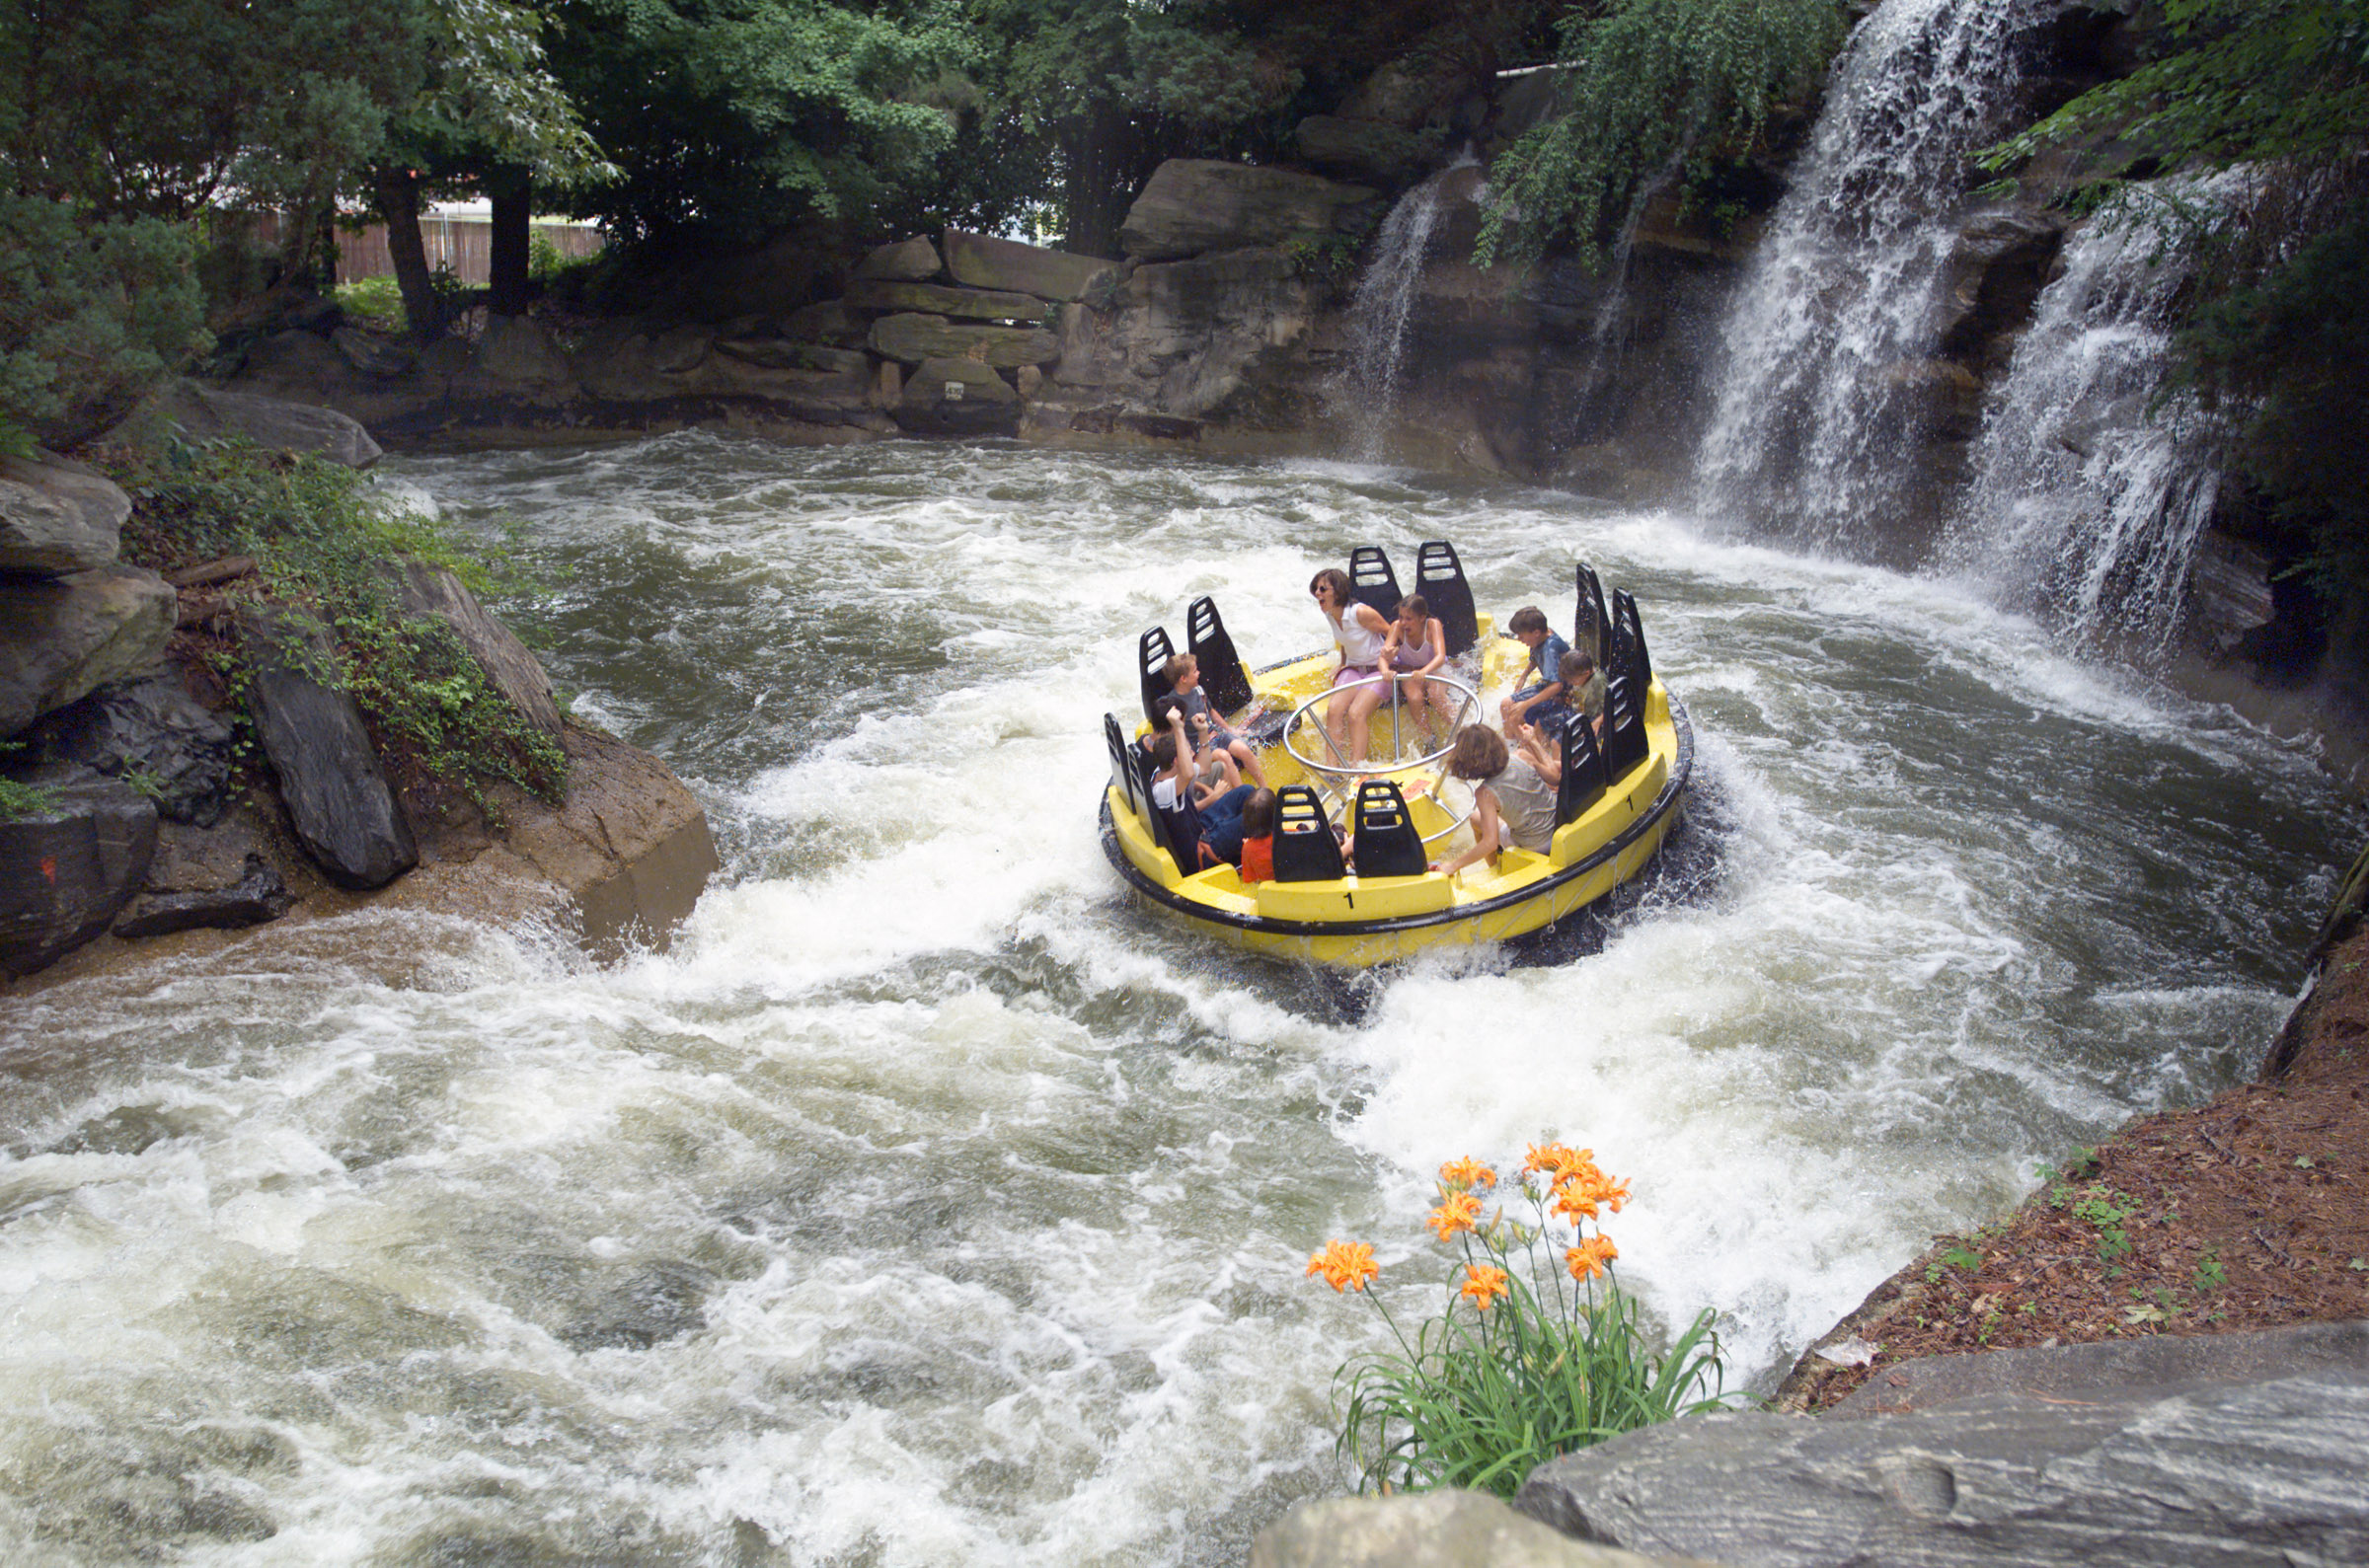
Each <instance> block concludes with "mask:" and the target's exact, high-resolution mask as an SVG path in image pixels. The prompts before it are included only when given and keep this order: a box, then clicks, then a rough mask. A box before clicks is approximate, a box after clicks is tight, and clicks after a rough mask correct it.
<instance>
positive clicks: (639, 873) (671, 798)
mask: <svg viewBox="0 0 2369 1568" xmlns="http://www.w3.org/2000/svg"><path fill="white" fill-rule="evenodd" d="M560 745H561V749H562V750H564V751H566V752H567V754H568V761H569V776H568V798H567V801H566V802H565V803H564V804H563V805H562V806H560V807H559V809H557V810H556V811H555V810H553V809H552V808H551V807H549V806H547V805H545V804H543V803H542V802H541V801H538V800H533V799H532V798H530V797H525V796H520V797H519V798H518V799H516V800H515V801H513V802H512V803H511V804H510V805H509V807H508V808H507V811H508V815H509V817H510V829H509V833H508V835H507V836H506V838H505V839H504V840H503V844H502V848H503V852H504V854H505V855H507V856H515V857H516V858H517V859H519V860H521V861H523V862H524V863H525V864H527V865H531V866H532V867H533V868H534V869H535V870H536V871H538V872H540V873H541V874H542V875H544V876H546V877H548V878H549V879H550V880H551V881H552V882H554V883H555V884H557V885H558V886H560V887H562V888H565V889H566V890H568V892H569V894H570V896H571V897H572V898H573V902H574V905H575V910H576V914H577V917H578V919H579V920H580V922H581V924H582V935H583V941H584V945H585V947H587V948H588V949H589V950H590V951H591V952H592V953H593V954H594V955H595V956H596V957H599V958H602V959H611V958H616V957H618V956H620V955H622V954H623V953H624V952H626V951H627V950H628V949H631V948H634V947H648V946H657V947H663V946H664V945H665V944H666V941H667V939H668V936H669V934H670V933H672V932H673V930H674V928H675V927H676V926H678V925H680V924H681V923H682V921H683V920H684V918H685V917H687V916H688V915H689V914H690V913H691V909H692V906H693V905H695V904H697V903H698V902H699V895H700V893H701V891H702V890H703V889H705V888H706V886H707V882H708V878H709V877H710V876H712V875H714V874H715V873H716V871H717V870H718V869H719V868H720V862H719V861H718V859H717V858H716V842H715V839H714V838H713V837H712V836H711V834H710V833H709V831H708V818H707V813H705V812H704V811H702V810H700V808H699V802H698V801H697V800H696V799H695V798H694V797H693V796H692V794H691V791H690V790H688V789H686V788H685V787H683V784H682V781H681V780H679V779H677V778H675V777H674V775H673V774H671V773H669V772H668V771H667V769H666V765H665V764H664V763H661V762H659V761H658V760H657V759H656V758H655V757H652V756H650V754H649V753H648V752H644V751H637V750H635V749H634V748H633V747H631V746H629V745H627V744H626V743H625V742H624V741H622V740H619V739H617V738H616V737H615V736H613V735H603V734H600V733H598V732H596V731H593V730H588V729H582V728H578V727H577V726H575V725H573V724H571V725H569V726H568V729H567V732H566V733H565V734H564V735H563V736H562V737H561V740H560Z"/></svg>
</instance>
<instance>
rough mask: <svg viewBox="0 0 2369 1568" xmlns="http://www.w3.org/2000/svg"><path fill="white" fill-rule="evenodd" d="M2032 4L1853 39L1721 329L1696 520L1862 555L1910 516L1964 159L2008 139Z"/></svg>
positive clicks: (1946, 12)
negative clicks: (1720, 363)
mask: <svg viewBox="0 0 2369 1568" xmlns="http://www.w3.org/2000/svg"><path fill="white" fill-rule="evenodd" d="M2029 9H2030V6H2029V5H2028V3H2026V0H1886V3H1885V4H1883V5H1880V6H1878V7H1876V8H1875V10H1874V11H1873V12H1872V14H1871V15H1870V16H1869V17H1868V18H1867V20H1866V21H1864V22H1862V23H1861V24H1860V25H1859V28H1858V30H1857V31H1856V32H1855V33H1854V34H1853V35H1852V38H1851V42H1850V44H1849V46H1848V48H1847V49H1846V50H1845V52H1844V55H1843V59H1842V62H1841V64H1840V65H1839V66H1838V67H1837V70H1836V74H1835V78H1834V81H1833V83H1832V85H1831V87H1830V88H1829V90H1828V94H1827V101H1826V107H1825V110H1824V112H1822V113H1821V115H1820V116H1819V119H1818V124H1817V128H1816V131H1815V132H1814V134H1813V136H1812V138H1811V145H1810V149H1809V151H1808V153H1807V154H1806V155H1805V156H1804V157H1803V159H1802V160H1801V164H1800V167H1799V168H1798V169H1797V170H1796V173H1795V176H1794V184H1793V187H1792V188H1791V189H1790V190H1789V191H1788V192H1787V194H1786V196H1785V199H1784V200H1783V201H1782V202H1780V203H1779V205H1778V208H1777V212H1776V215H1775V217H1774V219H1773V220H1772V222H1771V226H1770V229H1769V233H1768V235H1767V237H1766V238H1765V239H1764V240H1763V241H1762V242H1761V244H1760V247H1759V250H1758V252H1757V254H1756V255H1755V257H1754V260H1753V263H1752V268H1751V271H1750V273H1749V275H1748V276H1747V278H1746V280H1745V283H1744V286H1743V289H1742V291H1741V293H1740V294H1739V296H1738V298H1737V302H1736V304H1735V305H1734V307H1733V308H1732V309H1731V310H1730V312H1729V314H1728V317H1727V321H1726V325H1725V327H1724V330H1723V331H1724V338H1725V342H1726V361H1725V365H1724V368H1723V370H1722V372H1721V373H1720V375H1719V395H1718V402H1717V405H1716V408H1715V411H1714V413H1713V416H1712V420H1711V424H1710V426H1709V428H1708V431H1707V433H1706V434H1705V436H1704V440H1703V444H1702V449H1701V451H1700V453H1699V456H1698V465H1697V466H1698V474H1699V480H1698V485H1699V494H1698V503H1699V505H1700V506H1701V508H1702V509H1703V510H1704V511H1705V512H1706V513H1707V514H1710V515H1713V516H1719V517H1724V518H1727V519H1730V520H1733V521H1737V522H1743V523H1748V524H1749V525H1751V528H1752V531H1753V532H1754V533H1756V534H1759V535H1762V536H1774V537H1781V538H1788V539H1793V540H1797V541H1799V542H1802V543H1806V544H1810V545H1813V546H1817V547H1821V548H1827V549H1837V550H1843V551H1850V550H1852V549H1854V548H1855V547H1860V548H1864V547H1866V546H1868V545H1869V544H1870V543H1871V542H1872V540H1873V539H1874V537H1875V531H1876V529H1877V528H1878V527H1879V526H1880V525H1881V524H1882V523H1883V522H1884V521H1885V520H1886V519H1888V518H1889V517H1891V516H1892V515H1894V514H1895V513H1896V512H1897V511H1898V510H1899V509H1900V508H1901V506H1902V505H1903V504H1904V500H1905V495H1906V491H1907V486H1908V485H1909V484H1910V482H1911V477H1912V474H1913V470H1914V465H1913V464H1912V463H1911V462H1910V461H1909V454H1910V451H1911V448H1912V446H1913V442H1914V438H1915V436H1916V434H1917V433H1918V431H1919V430H1920V429H1921V428H1922V421H1923V417H1924V414H1923V411H1924V410H1925V409H1926V408H1927V407H1928V406H1929V402H1930V399H1931V396H1932V394H1933V393H1934V391H1935V390H1936V389H1935V387H1934V386H1933V385H1932V379H1933V373H1934V371H1935V369H1936V368H1937V367H1935V366H1933V365H1932V363H1931V361H1930V358H1929V356H1930V354H1931V352H1932V349H1933V347H1934V344H1935V341H1936V338H1937V336H1938V331H1939V329H1938V325H1937V320H1938V311H1937V306H1938V304H1939V293H1940V287H1939V285H1940V283H1941V281H1942V277H1943V271H1944V267H1945V266H1946V264H1947V263H1948V261H1949V254H1950V250H1951V247H1952V244H1953V241H1954V238H1955V230H1954V228H1953V227H1952V226H1951V225H1950V224H1949V223H1947V222H1944V221H1942V218H1943V216H1944V215H1945V213H1946V212H1947V211H1948V210H1949V208H1950V207H1951V206H1953V205H1954V204H1955V203H1956V202H1957V200H1958V199H1959V197H1960V195H1961V193H1962V192H1963V190H1964V188H1965V183H1966V179H1965V165H1966V158H1967V155H1968V154H1969V153H1971V152H1972V151H1974V150H1975V149H1976V148H1978V147H1980V146H1982V145H1984V144H1985V143H1986V142H1987V141H1989V140H1991V139H1992V138H1993V137H1995V136H1996V135H1998V134H1999V133H2000V132H2001V130H2002V129H2003V124H2002V113H2003V111H2004V110H2005V109H2006V108H2007V106H2009V105H2010V104H2011V103H2012V101H2013V99H2014V97H2015V94H2016V91H2017V88H2018V86H2019V83H2020V77H2021V73H2020V71H2019V69H2018V67H2017V63H2016V51H2015V49H2014V47H2013V44H2014V41H2015V38H2016V37H2017V35H2018V34H2019V32H2021V31H2022V30H2023V29H2024V28H2025V26H2026V25H2027V23H2026V13H2027V12H2028V11H2029Z"/></svg>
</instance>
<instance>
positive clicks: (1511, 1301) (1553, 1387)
mask: <svg viewBox="0 0 2369 1568" xmlns="http://www.w3.org/2000/svg"><path fill="white" fill-rule="evenodd" d="M1495 1184H1496V1176H1495V1173H1494V1172H1493V1171H1491V1170H1490V1169H1489V1168H1488V1167H1487V1166H1485V1165H1483V1164H1481V1163H1480V1161H1478V1160H1475V1159H1460V1160H1454V1161H1451V1162H1450V1163H1448V1164H1447V1165H1444V1166H1442V1167H1441V1169H1440V1204H1439V1207H1438V1208H1436V1209H1434V1210H1433V1211H1432V1212H1431V1216H1430V1219H1429V1220H1428V1221H1427V1222H1426V1223H1427V1224H1429V1226H1430V1227H1431V1229H1432V1231H1433V1232H1434V1233H1436V1234H1437V1236H1438V1237H1439V1239H1440V1240H1441V1241H1443V1242H1445V1241H1448V1240H1450V1239H1451V1238H1454V1239H1455V1240H1456V1242H1457V1245H1458V1247H1459V1250H1460V1254H1461V1261H1460V1262H1459V1263H1457V1264H1456V1265H1455V1266H1454V1267H1452V1268H1451V1269H1450V1270H1449V1272H1448V1277H1447V1283H1446V1291H1447V1304H1446V1306H1445V1307H1443V1308H1442V1309H1441V1311H1440V1313H1439V1314H1438V1315H1437V1316H1435V1317H1431V1318H1427V1319H1425V1320H1424V1321H1423V1322H1422V1323H1421V1324H1420V1325H1419V1326H1418V1327H1417V1328H1416V1329H1415V1332H1414V1338H1413V1339H1412V1340H1410V1339H1409V1338H1408V1336H1407V1334H1406V1332H1405V1331H1404V1330H1403V1329H1402V1328H1401V1327H1400V1326H1399V1323H1398V1321H1397V1320H1396V1319H1395V1318H1393V1317H1392V1316H1391V1314H1390V1309H1389V1308H1388V1307H1385V1306H1384V1305H1383V1303H1382V1301H1381V1300H1380V1298H1378V1297H1373V1296H1368V1298H1367V1299H1368V1300H1370V1301H1372V1302H1373V1304H1374V1307H1375V1309H1376V1310H1377V1311H1379V1312H1381V1313H1382V1317H1383V1320H1384V1321H1385V1322H1386V1323H1388V1324H1389V1326H1390V1331H1391V1337H1392V1338H1393V1339H1394V1340H1396V1341H1397V1344H1398V1349H1397V1350H1396V1351H1395V1352H1382V1353H1376V1354H1373V1355H1368V1356H1364V1357H1360V1358H1359V1359H1357V1360H1355V1361H1352V1362H1350V1363H1349V1364H1348V1365H1347V1366H1345V1367H1343V1368H1342V1369H1341V1371H1340V1375H1339V1384H1340V1389H1341V1393H1340V1399H1339V1408H1340V1421H1341V1432H1340V1438H1339V1441H1338V1449H1339V1452H1340V1453H1341V1455H1342V1456H1344V1457H1345V1458H1347V1459H1348V1460H1349V1462H1350V1464H1351V1466H1352V1467H1353V1468H1354V1469H1355V1471H1356V1473H1357V1480H1358V1486H1359V1488H1360V1490H1363V1489H1367V1488H1374V1489H1379V1490H1383V1491H1428V1490H1430V1489H1431V1488H1433V1487H1440V1486H1454V1487H1465V1488H1470V1489H1473V1490H1477V1491H1487V1492H1493V1493H1495V1494H1496V1495H1498V1496H1500V1497H1510V1496H1512V1495H1513V1493H1514V1490H1515V1489H1516V1488H1517V1487H1519V1486H1520V1485H1521V1482H1522V1478H1523V1477H1524V1476H1525V1475H1527V1474H1528V1473H1529V1472H1530V1470H1531V1469H1532V1467H1533V1466H1535V1465H1537V1464H1538V1463H1540V1462H1541V1461H1542V1460H1545V1459H1550V1458H1553V1457H1554V1456H1557V1455H1559V1454H1567V1453H1569V1452H1571V1451H1572V1450H1574V1449H1580V1448H1585V1447H1587V1446H1589V1445H1590V1444H1595V1443H1600V1442H1602V1441H1603V1440H1605V1439H1606V1438H1609V1437H1614V1436H1617V1435H1618V1434H1620V1433H1623V1432H1628V1431H1632V1430H1634V1429H1636V1428H1638V1427H1642V1426H1649V1425H1651V1424H1653V1423H1655V1422H1659V1421H1668V1420H1671V1419H1673V1418H1674V1417H1677V1416H1681V1415H1691V1414H1694V1413H1696V1412H1699V1411H1704V1410H1712V1409H1719V1408H1721V1407H1722V1406H1723V1401H1722V1399H1721V1396H1720V1383H1721V1381H1722V1379H1723V1369H1722V1367H1721V1364H1720V1360H1719V1335H1718V1333H1717V1331H1716V1330H1715V1328H1714V1326H1713V1325H1714V1315H1713V1314H1712V1313H1711V1312H1709V1311H1706V1312H1704V1313H1702V1314H1701V1315H1700V1316H1698V1317H1697V1318H1696V1319H1695V1320H1694V1322H1693V1323H1692V1324H1690V1325H1689V1326H1688V1327H1687V1329H1686V1330H1685V1332H1683V1333H1681V1334H1679V1335H1678V1336H1677V1337H1676V1338H1675V1339H1674V1340H1672V1341H1671V1342H1670V1344H1669V1345H1668V1346H1667V1348H1666V1349H1662V1350H1660V1351H1656V1350H1655V1349H1654V1348H1653V1345H1654V1336H1653V1335H1652V1334H1651V1333H1650V1332H1649V1331H1648V1329H1647V1327H1646V1324H1645V1323H1644V1321H1643V1314H1642V1312H1641V1310H1640V1308H1639V1307H1638V1304H1637V1302H1636V1301H1635V1300H1634V1299H1633V1298H1631V1297H1629V1296H1627V1295H1625V1294H1623V1293H1622V1291H1621V1290H1620V1288H1619V1286H1618V1284H1617V1283H1616V1281H1615V1280H1614V1278H1613V1275H1612V1261H1613V1259H1614V1258H1615V1257H1617V1256H1618V1255H1619V1253H1618V1249H1617V1248H1616V1247H1614V1245H1613V1244H1612V1241H1611V1239H1610V1238H1609V1237H1607V1236H1606V1235H1605V1234H1604V1233H1603V1231H1602V1226H1601V1217H1602V1215H1604V1214H1606V1213H1618V1212H1619V1211H1620V1208H1621V1206H1622V1204H1623V1203H1625V1202H1626V1201H1627V1199H1628V1195H1629V1189H1628V1184H1627V1183H1626V1182H1622V1181H1616V1180H1613V1179H1612V1178H1610V1177H1607V1176H1606V1175H1605V1174H1604V1173H1603V1172H1602V1171H1601V1170H1599V1169H1597V1168H1596V1165H1595V1163H1594V1161H1593V1160H1592V1159H1591V1158H1590V1157H1589V1155H1588V1152H1587V1151H1586V1150H1571V1149H1567V1148H1565V1147H1564V1146H1563V1145H1561V1144H1548V1145H1545V1146H1544V1147H1540V1148H1533V1149H1532V1150H1531V1151H1530V1157H1529V1159H1528V1160H1526V1161H1525V1162H1524V1164H1523V1166H1522V1171H1521V1175H1520V1176H1519V1177H1518V1178H1517V1179H1516V1181H1515V1182H1514V1183H1513V1184H1512V1185H1511V1186H1510V1188H1509V1191H1511V1192H1512V1193H1514V1194H1517V1195H1518V1196H1519V1197H1520V1198H1521V1199H1522V1200H1523V1201H1524V1202H1525V1203H1526V1204H1527V1206H1528V1208H1529V1211H1530V1214H1531V1220H1532V1222H1533V1223H1524V1222H1522V1221H1516V1220H1511V1219H1508V1218H1506V1217H1505V1214H1504V1210H1503V1208H1502V1207H1500V1208H1499V1210H1498V1211H1497V1212H1496V1213H1495V1214H1492V1215H1490V1216H1489V1217H1488V1218H1487V1219H1484V1218H1483V1216H1482V1208H1483V1195H1484V1194H1486V1193H1487V1192H1489V1191H1490V1189H1491V1188H1492V1187H1494V1186H1495ZM1550 1201H1551V1202H1552V1205H1553V1207H1552V1209H1551V1210H1550V1208H1549V1203H1550ZM1590 1223H1594V1224H1595V1225H1596V1233H1595V1234H1594V1235H1592V1236H1590V1235H1588V1234H1587V1233H1586V1231H1587V1227H1588V1225H1589V1224H1590ZM1566 1225H1568V1226H1569V1227H1570V1228H1571V1233H1570V1236H1569V1244H1568V1245H1565V1244H1564V1241H1563V1239H1562V1237H1561V1235H1560V1232H1561V1228H1562V1227H1564V1226H1566ZM1553 1246H1561V1247H1562V1249H1563V1250H1562V1253H1561V1256H1560V1258H1556V1257H1552V1256H1550V1255H1549V1252H1550V1248H1551V1247H1553ZM1517 1254H1518V1256H1517ZM1308 1272H1309V1273H1311V1274H1316V1275H1321V1276H1323V1277H1324V1279H1325V1281H1326V1283H1327V1284H1330V1285H1331V1286H1332V1287H1333V1288H1334V1289H1335V1290H1337V1291H1338V1290H1355V1291H1363V1290H1364V1288H1365V1285H1366V1283H1367V1282H1368V1281H1369V1280H1371V1279H1373V1278H1374V1277H1375V1276H1376V1275H1377V1274H1378V1273H1379V1272H1380V1270H1379V1269H1378V1268H1376V1266H1375V1264H1374V1262H1373V1248H1372V1246H1371V1245H1370V1244H1368V1243H1365V1242H1341V1241H1335V1242H1331V1243H1329V1244H1328V1245H1327V1246H1326V1248H1325V1249H1324V1250H1323V1251H1321V1252H1318V1253H1317V1254H1315V1255H1314V1256H1313V1257H1311V1258H1310V1259H1309V1263H1308ZM1599 1281H1601V1284H1599V1283H1598V1282H1599Z"/></svg>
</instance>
